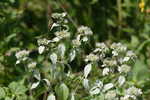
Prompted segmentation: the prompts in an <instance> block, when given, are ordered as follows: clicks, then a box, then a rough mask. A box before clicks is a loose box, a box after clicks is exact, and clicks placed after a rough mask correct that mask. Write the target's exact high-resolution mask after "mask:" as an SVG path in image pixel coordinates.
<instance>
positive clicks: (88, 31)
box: [78, 26, 93, 35]
mask: <svg viewBox="0 0 150 100" xmlns="http://www.w3.org/2000/svg"><path fill="white" fill-rule="evenodd" d="M78 32H79V33H80V34H84V35H92V34H93V32H92V30H91V29H90V28H89V27H87V26H80V27H79V28H78Z"/></svg>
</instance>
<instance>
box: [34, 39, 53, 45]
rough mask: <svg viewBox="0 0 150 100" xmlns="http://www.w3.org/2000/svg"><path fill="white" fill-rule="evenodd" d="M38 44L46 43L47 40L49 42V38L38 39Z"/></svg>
mask: <svg viewBox="0 0 150 100" xmlns="http://www.w3.org/2000/svg"><path fill="white" fill-rule="evenodd" d="M37 42H38V45H39V46H40V45H48V43H49V42H51V41H50V40H47V39H46V38H43V39H39V40H38V41H37Z"/></svg>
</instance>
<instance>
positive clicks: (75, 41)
mask: <svg viewBox="0 0 150 100" xmlns="http://www.w3.org/2000/svg"><path fill="white" fill-rule="evenodd" d="M72 44H73V46H74V47H79V46H80V45H81V42H80V40H77V39H75V40H72Z"/></svg>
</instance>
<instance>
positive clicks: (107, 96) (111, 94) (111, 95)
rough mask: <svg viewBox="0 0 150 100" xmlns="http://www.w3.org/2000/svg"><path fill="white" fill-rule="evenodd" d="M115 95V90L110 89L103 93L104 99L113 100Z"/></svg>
mask: <svg viewBox="0 0 150 100" xmlns="http://www.w3.org/2000/svg"><path fill="white" fill-rule="evenodd" d="M116 96H117V94H116V91H114V90H111V91H108V92H107V93H106V94H105V99H106V100H115V99H114V98H115V97H116Z"/></svg>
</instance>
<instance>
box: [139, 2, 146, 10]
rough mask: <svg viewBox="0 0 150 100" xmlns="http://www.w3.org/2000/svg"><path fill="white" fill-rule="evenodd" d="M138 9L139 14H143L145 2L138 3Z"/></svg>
mask: <svg viewBox="0 0 150 100" xmlns="http://www.w3.org/2000/svg"><path fill="white" fill-rule="evenodd" d="M139 8H140V11H141V12H144V8H145V2H144V0H141V2H140V3H139Z"/></svg>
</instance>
